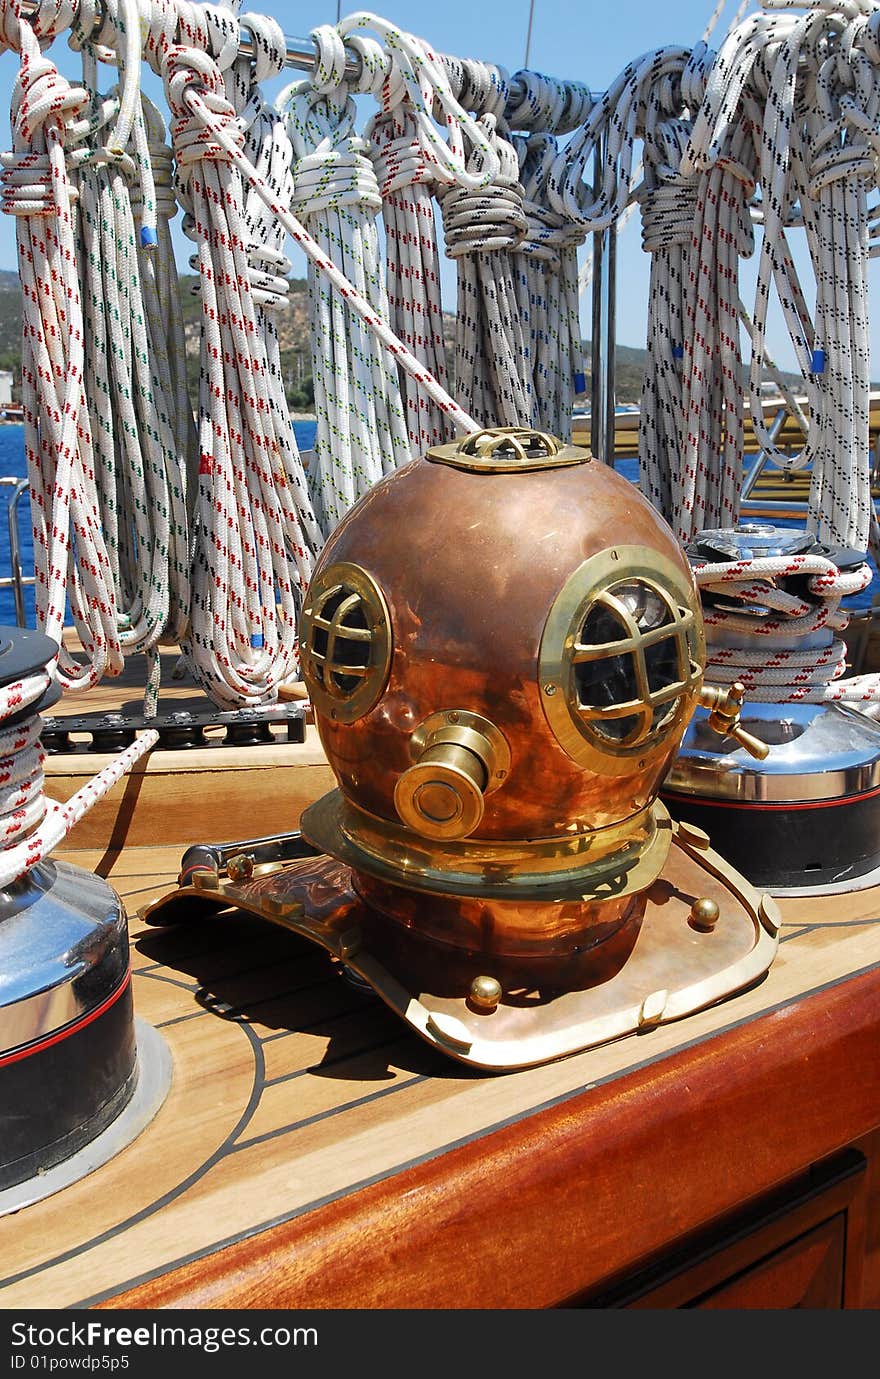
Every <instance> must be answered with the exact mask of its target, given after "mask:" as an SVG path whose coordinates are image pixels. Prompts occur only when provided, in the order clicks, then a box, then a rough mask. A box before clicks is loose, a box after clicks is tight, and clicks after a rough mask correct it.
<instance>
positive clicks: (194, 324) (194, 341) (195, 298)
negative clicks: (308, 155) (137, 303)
mask: <svg viewBox="0 0 880 1379" xmlns="http://www.w3.org/2000/svg"><path fill="white" fill-rule="evenodd" d="M193 289H195V290H193ZM180 303H181V310H182V312H183V323H184V332H185V336H186V353H187V369H188V376H189V384H190V389H191V395H192V396H193V397H195V396H196V395H197V391H198V377H199V328H200V319H201V303H200V301H199V294H198V277H197V275H196V274H194V273H181V275H180ZM308 310H309V307H308V287H307V284H306V280H305V279H304V278H293V279H292V280H291V283H290V300H289V304H288V306H287V308H286V309H285V310H284V311H280V312H277V313H276V316H275V322H276V327H277V330H278V343H279V345H280V348H281V371H282V376H283V378H284V388H285V392H286V394H287V401H288V404H289V406H291V407H292V408H294V409H295V410H297V411H307V410H310V409H311V408H312V406H313V405H314V399H315V394H314V386H313V383H312V356H311V348H310V344H309V322H308ZM445 324H446V342H447V351H448V352H449V356H450V362H451V359H452V341H453V339H454V333H455V318H454V316H452V315H450V314H448V313H447V315H446V322H445ZM583 346H584V363H585V367H586V372H587V398H589V395H590V394H589V386H590V385H589V367H590V357H591V345H590V341H589V340H584V342H583ZM646 359H647V355H646V352H645V350H642V349H633V348H632V347H631V346H629V345H618V346H617V347H616V349H615V370H614V376H615V388H616V399H617V401H618V402H619V403H634V402H638V401H639V398H640V396H641V390H642V379H643V377H644V372H645V362H646ZM0 369H5V370H9V371H10V372H11V373H12V375H13V378H14V380H15V381H14V388H13V392H14V396H15V397H18V381H19V375H20V372H21V287H20V284H19V281H18V275H17V273H14V272H11V271H9V270H8V269H0ZM783 377H784V378H785V379H786V381H787V382H789V383H790V384H791V385H792V386H793V387H795V388H796V389H801V388H802V387H803V380H802V379H801V377H800V375H799V374H793V373H786V374H783Z"/></svg>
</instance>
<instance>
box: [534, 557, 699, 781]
mask: <svg viewBox="0 0 880 1379" xmlns="http://www.w3.org/2000/svg"><path fill="white" fill-rule="evenodd" d="M704 665H705V643H704V639H703V627H702V619H701V617H700V614H699V612H698V609H697V607H696V606H695V600H694V594H693V591H692V589H691V588H690V587H689V586H688V584H687V582H686V580H685V577H684V576H683V574H682V573H681V571H680V570H678V569H677V568H676V566H675V565H673V564H672V562H671V561H669V560H667V559H666V558H665V557H664V556H661V555H659V554H657V553H656V552H654V551H652V550H650V549H649V548H646V547H643V546H616V547H613V548H612V549H609V550H607V551H601V552H600V553H599V554H598V555H595V556H592V557H591V558H590V559H589V560H586V561H584V563H583V565H581V566H580V567H579V568H578V569H577V570H575V571H574V573H573V574H572V575H571V576H570V577H569V579H568V580H567V582H566V583H565V585H564V586H563V588H562V589H561V591H560V593H559V594H558V595H557V598H556V600H555V602H554V604H553V607H552V608H551V610H550V613H549V616H548V618H547V622H546V624H545V627H544V633H543V636H542V639H541V651H540V671H539V673H540V677H541V700H542V703H543V705H544V712H545V714H546V715H547V719H548V721H549V723H550V726H551V728H552V729H553V732H554V734H555V736H556V737H557V739H558V740H559V742H560V743H561V745H562V746H563V747H564V748H565V750H566V751H567V752H568V754H569V756H571V757H572V758H573V759H574V760H575V761H577V762H579V763H580V764H581V765H583V766H588V767H590V768H592V769H593V770H595V771H597V772H599V773H601V774H605V775H623V774H626V773H628V772H630V771H632V770H633V769H634V768H636V767H638V768H639V769H642V768H643V767H647V765H648V756H649V755H652V754H654V753H655V752H659V751H662V750H664V749H665V747H666V745H667V744H668V742H669V740H670V738H671V737H672V735H673V734H674V733H675V732H676V731H679V730H680V729H682V728H683V726H684V723H683V720H684V717H685V716H686V715H687V716H689V715H690V712H691V710H692V708H693V705H694V702H695V700H696V696H697V694H698V693H699V688H700V684H701V681H702V676H703V668H704Z"/></svg>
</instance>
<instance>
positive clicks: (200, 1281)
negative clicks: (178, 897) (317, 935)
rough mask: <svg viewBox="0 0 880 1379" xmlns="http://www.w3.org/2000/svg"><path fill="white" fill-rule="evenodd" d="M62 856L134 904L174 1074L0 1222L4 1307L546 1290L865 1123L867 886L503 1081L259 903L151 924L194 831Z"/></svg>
mask: <svg viewBox="0 0 880 1379" xmlns="http://www.w3.org/2000/svg"><path fill="white" fill-rule="evenodd" d="M65 856H66V858H67V860H70V861H73V862H75V863H77V864H79V865H83V866H85V867H86V868H88V869H92V868H97V869H99V870H101V871H102V872H103V873H104V874H106V875H108V876H109V878H110V880H111V882H112V884H114V885H115V886H116V887H117V889H118V890H119V892H120V894H121V895H122V896H123V897H125V898H126V900H127V901H128V904H129V907H130V910H131V912H132V914H133V918H132V921H131V926H130V930H131V938H132V948H133V966H134V991H135V1007H136V1011H137V1013H138V1015H139V1016H140V1017H141V1018H142V1019H144V1020H146V1021H148V1022H150V1023H153V1024H155V1025H156V1027H157V1028H159V1029H160V1031H161V1032H162V1034H163V1036H164V1038H165V1039H166V1041H167V1043H168V1045H169V1047H170V1049H171V1052H172V1055H173V1061H174V1084H173V1087H172V1091H171V1093H170V1096H169V1099H168V1100H167V1102H166V1103H165V1105H164V1106H163V1107H162V1109H161V1110H160V1112H159V1114H158V1116H157V1117H156V1119H155V1121H154V1122H153V1124H152V1125H151V1126H149V1127H148V1128H147V1130H146V1131H144V1133H143V1134H142V1135H141V1136H140V1138H139V1139H138V1140H137V1141H135V1142H134V1143H133V1144H132V1145H130V1146H129V1147H128V1148H127V1149H125V1150H124V1151H123V1152H122V1153H121V1154H120V1155H118V1156H117V1158H116V1159H114V1160H112V1161H111V1162H110V1163H108V1164H106V1165H105V1166H104V1167H103V1168H101V1169H98V1170H97V1171H96V1172H95V1173H94V1174H92V1175H91V1176H90V1177H89V1178H87V1179H85V1180H83V1181H81V1182H80V1183H78V1184H76V1185H74V1186H73V1187H71V1188H68V1189H65V1190H64V1191H63V1192H61V1193H58V1194H56V1195H55V1196H53V1197H50V1198H48V1199H46V1200H45V1201H43V1202H41V1203H36V1204H34V1205H33V1206H31V1207H28V1208H26V1209H25V1210H23V1211H21V1212H19V1213H17V1214H15V1215H10V1216H7V1217H6V1218H3V1219H0V1259H2V1260H3V1267H2V1274H3V1278H2V1280H0V1306H3V1307H16V1308H19V1307H22V1308H28V1307H47V1306H48V1307H71V1306H82V1305H89V1306H98V1305H101V1303H102V1300H105V1301H107V1302H108V1305H111V1306H121V1305H131V1306H138V1307H140V1306H197V1307H203V1306H224V1307H230V1306H276V1305H277V1306H287V1305H301V1306H319V1307H324V1306H326V1307H348V1306H366V1307H387V1306H417V1307H419V1306H431V1307H435V1306H468V1307H471V1306H477V1307H496V1306H500V1307H523V1306H526V1307H534V1306H545V1305H551V1304H553V1303H558V1302H560V1301H562V1300H564V1299H565V1298H566V1297H567V1296H570V1295H571V1294H572V1293H574V1292H575V1291H577V1289H578V1288H583V1287H586V1286H587V1284H588V1283H589V1282H591V1281H596V1280H598V1279H600V1278H602V1277H605V1276H607V1275H610V1274H611V1273H613V1272H615V1271H616V1270H618V1269H620V1268H623V1267H624V1266H625V1265H627V1264H628V1263H631V1262H633V1261H634V1260H636V1259H637V1258H640V1257H642V1256H644V1255H646V1254H648V1253H650V1252H651V1251H652V1250H656V1249H658V1248H660V1247H661V1245H662V1244H663V1243H664V1241H666V1240H668V1239H670V1238H671V1234H677V1233H681V1232H683V1231H687V1230H690V1229H693V1228H695V1227H696V1226H698V1225H700V1224H703V1223H704V1222H705V1221H706V1220H707V1219H709V1218H711V1217H712V1216H715V1215H718V1214H719V1213H722V1212H724V1211H726V1210H730V1209H732V1208H733V1207H734V1206H735V1205H736V1204H737V1202H738V1201H739V1200H741V1199H742V1195H743V1178H744V1176H745V1179H746V1181H747V1182H748V1184H749V1188H750V1191H751V1190H753V1192H754V1194H755V1195H757V1194H758V1193H760V1192H762V1191H765V1190H767V1189H768V1188H769V1187H771V1186H773V1185H775V1184H778V1183H779V1182H781V1181H782V1180H783V1179H784V1178H785V1177H786V1176H788V1175H790V1174H792V1173H794V1172H797V1171H800V1170H801V1169H803V1168H804V1167H806V1166H807V1165H808V1163H809V1162H810V1161H811V1158H812V1157H815V1156H817V1155H822V1154H826V1153H829V1152H831V1149H833V1148H835V1147H836V1142H835V1141H836V1139H839V1140H840V1143H844V1142H845V1141H846V1140H848V1139H851V1138H854V1137H857V1136H859V1135H866V1134H868V1133H869V1132H870V1131H872V1130H873V1128H874V1124H875V1122H876V1119H877V1108H878V1107H880V1068H878V1062H880V1060H878V1054H877V1038H876V1035H877V1029H878V1027H880V977H878V973H880V921H878V914H880V906H878V894H877V893H876V892H874V891H864V892H856V893H853V894H852V895H849V896H845V897H835V899H834V904H833V908H834V915H833V917H831V916H830V915H829V910H830V908H831V906H830V904H829V901H828V900H827V899H825V898H811V899H809V900H795V899H791V900H787V901H785V902H783V909H784V914H785V918H786V925H785V927H784V929H783V934H782V943H781V947H780V951H779V955H778V957H777V959H776V961H775V962H774V964H773V965H772V967H771V969H770V972H769V974H768V975H767V977H766V979H765V980H764V981H763V982H761V983H760V984H759V985H757V986H756V987H754V988H753V989H752V990H750V991H747V992H743V993H741V994H740V995H738V996H735V997H733V998H731V999H729V1000H727V1001H725V1002H723V1003H721V1004H720V1005H718V1006H715V1007H713V1008H712V1009H710V1010H708V1011H704V1012H702V1013H700V1014H698V1015H695V1016H691V1017H689V1018H688V1019H686V1020H683V1021H679V1022H675V1023H672V1024H669V1025H665V1026H660V1027H659V1028H657V1029H655V1030H653V1031H652V1032H651V1033H650V1034H646V1035H641V1036H632V1037H629V1038H626V1039H623V1040H620V1041H619V1042H617V1043H614V1044H609V1045H606V1046H604V1047H601V1048H598V1049H594V1050H591V1051H588V1052H585V1053H583V1054H578V1055H575V1056H572V1057H569V1058H566V1059H564V1060H561V1061H560V1062H557V1063H553V1064H549V1065H545V1066H542V1067H539V1068H534V1069H529V1070H526V1071H523V1072H519V1073H514V1074H506V1075H495V1074H484V1073H480V1072H475V1071H473V1070H470V1069H467V1068H465V1067H463V1066H462V1065H459V1064H456V1063H454V1062H453V1061H451V1060H449V1059H446V1058H444V1057H443V1055H441V1054H440V1053H438V1052H437V1051H435V1050H433V1049H431V1048H429V1047H428V1046H427V1045H425V1044H423V1043H422V1042H421V1041H420V1040H419V1039H418V1038H417V1037H416V1036H415V1035H414V1034H412V1033H411V1032H410V1031H409V1030H408V1029H407V1028H406V1027H405V1026H404V1025H403V1024H402V1022H400V1021H399V1020H398V1019H397V1018H396V1017H394V1016H393V1015H392V1014H391V1013H390V1012H387V1011H386V1010H385V1008H384V1007H382V1006H381V1005H380V1004H379V1003H378V1002H376V1001H372V1000H370V999H365V998H363V997H362V996H361V995H360V994H359V993H356V992H354V991H352V990H351V989H350V988H349V987H348V985H347V984H346V983H345V982H344V980H343V979H342V978H341V976H340V974H339V972H338V971H337V970H336V969H334V966H333V964H332V963H331V962H330V960H329V959H327V958H325V957H324V956H323V954H322V953H321V952H319V951H318V950H317V949H315V948H313V947H312V946H311V945H308V944H306V943H305V942H303V941H302V940H300V939H298V938H297V937H295V936H293V935H287V934H285V933H283V932H282V931H280V930H277V929H275V928H273V927H272V926H269V925H267V924H263V923H262V922H261V921H259V920H256V919H253V918H250V917H248V916H242V915H238V914H235V913H234V912H233V913H230V914H228V915H221V916H218V917H216V918H214V919H212V920H208V921H202V922H200V923H198V924H197V925H194V926H193V927H192V928H189V927H183V928H178V929H173V930H159V929H153V928H150V927H149V926H145V925H143V924H142V923H141V921H140V920H139V919H138V918H137V917H136V915H134V911H135V909H136V907H137V905H139V904H142V903H143V901H144V898H145V897H147V896H151V895H155V894H159V893H162V892H163V891H165V890H167V889H168V888H169V886H171V885H173V884H174V882H175V879H176V874H177V869H178V864H179V856H180V848H179V847H178V848H169V847H164V848H152V849H151V848H131V847H130V848H127V849H126V850H125V852H124V853H122V854H121V855H118V856H116V855H108V854H106V853H104V852H101V851H100V850H97V849H91V850H85V851H79V852H78V851H75V850H71V851H69V852H67V853H66V854H65ZM858 973H862V974H864V975H861V976H859V975H853V974H858ZM842 1068H847V1069H851V1068H858V1077H855V1078H851V1079H848V1078H846V1077H844V1076H842V1075H841V1069H842ZM799 1078H802V1079H803V1081H804V1086H806V1085H807V1083H808V1084H809V1087H810V1089H811V1093H810V1097H809V1100H808V1101H805V1100H804V1093H803V1088H800V1090H799ZM743 1155H744V1156H746V1158H747V1159H753V1160H754V1161H753V1162H748V1163H745V1164H744V1163H743V1162H741V1161H739V1160H740V1159H741V1156H743ZM585 1221H589V1222H590V1225H589V1229H585ZM590 1239H594V1243H593V1244H592V1245H591V1244H590ZM591 1251H592V1253H591ZM594 1256H595V1257H594ZM527 1280H530V1282H528V1281H527Z"/></svg>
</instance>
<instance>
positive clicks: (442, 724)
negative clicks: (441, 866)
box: [394, 709, 510, 838]
mask: <svg viewBox="0 0 880 1379" xmlns="http://www.w3.org/2000/svg"><path fill="white" fill-rule="evenodd" d="M410 755H411V756H412V757H413V765H412V766H410V767H409V768H408V769H407V770H406V771H404V772H403V774H402V775H401V776H400V778H399V779H398V781H397V784H396V786H395V788H394V804H395V807H396V809H397V812H398V814H399V815H400V818H401V819H402V820H403V822H404V823H405V824H406V825H407V826H408V827H409V828H412V829H414V830H415V831H416V832H417V833H421V834H422V835H423V836H424V837H426V838H466V837H467V836H468V835H469V834H470V833H473V832H474V830H475V829H476V828H478V827H479V824H480V820H481V819H482V817H483V808H484V798H485V796H486V795H488V794H491V793H492V791H493V790H497V789H498V787H499V785H501V783H502V782H503V780H504V779H505V777H506V776H507V773H508V771H509V770H510V748H509V747H508V745H507V741H506V739H505V737H504V735H503V733H501V732H500V731H499V729H498V728H496V727H495V725H494V723H490V722H489V720H488V719H487V718H482V717H481V716H480V715H479V714H475V713H469V712H468V711H467V710H466V709H444V710H442V711H441V712H440V713H432V714H431V715H430V716H429V717H428V718H426V719H425V720H424V721H423V722H422V723H420V724H419V726H418V727H417V728H416V730H415V732H414V733H413V735H412V738H411V739H410Z"/></svg>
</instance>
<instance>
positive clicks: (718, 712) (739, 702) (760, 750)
mask: <svg viewBox="0 0 880 1379" xmlns="http://www.w3.org/2000/svg"><path fill="white" fill-rule="evenodd" d="M745 692H746V690H745V685H743V684H742V682H741V681H740V680H735V681H734V682H733V684H732V685H730V687H729V688H728V689H726V690H725V689H718V688H715V687H714V686H712V685H704V686H703V688H702V689H701V690H700V704H701V706H702V707H703V708H704V709H708V710H709V727H710V728H714V730H715V732H716V733H718V734H720V736H721V737H732V738H733V739H734V741H735V742H737V743H739V745H740V747H744V748H745V750H746V751H747V752H748V753H749V754H750V756H753V757H757V759H758V761H763V760H764V759H765V757H767V756H768V755H769V753H770V748H769V747H768V745H767V743H766V742H762V741H761V739H760V738H759V737H755V736H754V735H753V734H752V733H749V732H746V730H745V728H743V727H742V726H741V724H740V721H739V720H740V714H741V712H742V706H743V697H744V695H745Z"/></svg>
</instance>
